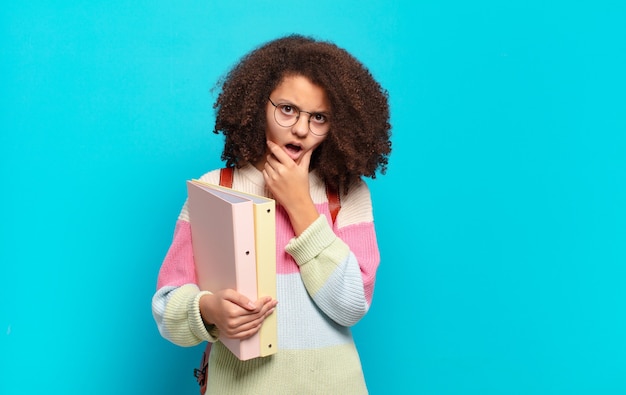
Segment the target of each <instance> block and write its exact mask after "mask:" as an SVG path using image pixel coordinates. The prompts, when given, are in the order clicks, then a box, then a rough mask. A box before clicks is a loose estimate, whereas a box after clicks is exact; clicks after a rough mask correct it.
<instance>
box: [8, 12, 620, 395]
mask: <svg viewBox="0 0 626 395" xmlns="http://www.w3.org/2000/svg"><path fill="white" fill-rule="evenodd" d="M625 4H626V3H624V2H622V1H613V2H608V1H594V2H590V1H589V2H565V1H556V2H545V1H534V0H532V1H511V2H499V1H478V2H466V1H460V0H457V1H454V0H448V1H445V0H444V1H400V2H386V1H370V2H362V1H344V2H341V1H327V0H321V1H316V2H312V3H306V2H286V3H285V2H277V1H255V2H230V1H229V2H219V3H217V2H213V1H204V2H203V1H176V2H174V1H162V0H158V1H122V0H119V1H107V2H100V1H95V2H94V1H90V2H87V1H82V2H81V1H58V0H57V1H28V2H9V3H7V4H4V5H3V7H2V10H1V11H0V23H1V25H0V26H1V34H0V37H1V40H2V41H1V53H0V57H1V63H0V65H1V69H0V86H1V88H0V90H1V93H0V114H1V119H0V129H1V132H0V164H1V168H0V175H1V187H0V188H1V191H2V193H1V194H0V199H1V204H0V218H1V219H0V232H1V233H0V242H1V243H2V244H1V248H0V262H1V264H0V279H1V280H2V286H0V393H1V394H6V395H9V394H11V395H12V394H35V393H40V392H39V389H44V391H43V392H46V393H51V394H82V393H90V394H131V393H146V394H147V393H154V394H182V393H188V394H195V393H197V386H196V383H195V381H194V378H193V377H192V369H193V368H194V367H195V366H196V365H197V363H198V361H199V359H200V354H201V348H199V347H194V348H187V349H185V348H179V347H176V346H174V345H172V344H170V343H168V342H167V341H165V340H164V339H162V338H161V337H160V336H159V334H158V331H157V329H156V325H155V324H154V321H153V319H152V315H151V310H150V301H151V297H152V294H153V292H154V290H155V283H156V276H157V272H158V269H159V266H160V263H161V260H162V259H163V257H164V255H165V252H166V250H167V247H168V245H169V242H170V240H171V237H172V232H173V226H174V222H175V220H176V217H177V215H178V212H179V210H180V207H181V205H182V203H183V201H184V199H185V195H186V190H185V184H184V183H185V180H187V179H189V178H193V177H197V176H199V175H200V174H202V173H204V172H205V171H206V170H208V169H211V168H214V167H217V166H221V162H220V160H219V156H220V153H221V148H222V147H221V144H222V140H221V137H219V136H216V135H213V134H212V133H211V130H212V123H213V119H214V118H213V112H212V108H211V105H212V103H213V100H214V98H215V97H214V95H213V94H212V93H211V88H212V87H213V85H214V83H215V82H216V81H217V79H218V78H219V77H220V76H221V75H222V74H223V73H224V72H225V71H226V70H227V69H228V68H229V67H230V66H232V65H233V64H234V63H235V62H236V61H237V59H238V58H239V57H240V56H242V55H243V54H244V53H246V52H247V51H249V50H250V49H252V48H253V47H254V46H256V45H258V44H260V43H262V42H265V41H267V40H270V39H273V38H275V37H277V36H279V35H283V34H286V33H292V32H299V33H304V34H311V35H315V36H317V37H319V38H323V39H330V40H332V41H335V42H336V43H337V44H339V45H340V46H342V47H345V48H346V49H348V50H349V51H351V52H352V53H353V54H354V55H356V56H357V57H358V58H359V59H361V60H362V61H363V62H364V63H365V64H366V65H367V66H369V68H370V70H371V71H372V73H373V74H374V76H375V77H376V78H377V79H378V80H379V81H380V82H381V83H382V85H383V86H385V87H386V88H387V89H388V91H389V93H390V100H391V109H392V122H393V149H394V150H393V153H392V156H391V158H390V165H389V171H388V174H387V175H385V176H381V177H378V178H377V179H376V180H373V181H369V184H370V186H371V190H372V196H373V200H374V204H375V219H376V227H377V230H378V234H379V242H380V248H381V252H382V262H381V267H380V271H379V276H378V280H377V287H376V292H375V298H374V303H373V305H372V308H371V311H370V313H369V314H368V316H366V318H364V319H363V320H362V321H361V322H360V323H359V324H358V325H357V326H356V327H355V328H354V333H355V337H356V340H357V342H358V345H359V347H360V350H361V355H362V361H363V366H364V369H365V372H366V375H367V379H368V383H369V387H370V390H371V393H372V394H392V393H411V394H412V393H415V394H435V395H444V394H481V395H488V394H624V393H626V340H625V338H626V308H625V307H626V306H625V302H626V291H625V286H626V284H625V283H626V265H625V264H626V209H625V205H626V159H625V157H626V156H625V154H626V115H625V114H626V98H625V97H626V96H625V92H626V81H625V77H624V75H625V74H624V70H626V23H625V22H624V21H625V20H626V6H625Z"/></svg>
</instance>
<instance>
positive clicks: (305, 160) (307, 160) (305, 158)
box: [298, 150, 313, 173]
mask: <svg viewBox="0 0 626 395" xmlns="http://www.w3.org/2000/svg"><path fill="white" fill-rule="evenodd" d="M311 155H313V150H309V151H307V152H305V153H304V155H302V158H301V159H300V163H298V166H299V167H301V168H303V169H305V170H306V171H307V173H308V172H309V165H310V164H311Z"/></svg>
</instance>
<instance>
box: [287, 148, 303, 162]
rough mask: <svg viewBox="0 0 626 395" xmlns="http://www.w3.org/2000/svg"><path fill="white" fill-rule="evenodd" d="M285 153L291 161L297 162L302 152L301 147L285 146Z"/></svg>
mask: <svg viewBox="0 0 626 395" xmlns="http://www.w3.org/2000/svg"><path fill="white" fill-rule="evenodd" d="M285 151H286V152H287V154H288V155H289V156H290V157H291V159H293V160H297V159H298V158H299V157H300V153H301V152H302V147H301V146H299V145H296V144H286V145H285Z"/></svg>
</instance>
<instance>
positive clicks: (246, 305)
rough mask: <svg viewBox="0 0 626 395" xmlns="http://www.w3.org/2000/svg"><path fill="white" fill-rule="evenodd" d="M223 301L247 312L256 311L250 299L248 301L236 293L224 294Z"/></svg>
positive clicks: (231, 291)
mask: <svg viewBox="0 0 626 395" xmlns="http://www.w3.org/2000/svg"><path fill="white" fill-rule="evenodd" d="M224 299H226V300H228V301H230V302H232V303H235V304H236V305H238V306H240V307H241V308H243V309H246V310H248V311H254V310H256V309H257V306H256V305H255V304H254V303H252V301H251V300H250V299H248V298H247V297H246V296H245V295H243V294H240V293H239V292H237V291H233V290H230V292H226V293H225V294H224Z"/></svg>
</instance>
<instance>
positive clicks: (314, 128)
mask: <svg viewBox="0 0 626 395" xmlns="http://www.w3.org/2000/svg"><path fill="white" fill-rule="evenodd" d="M267 99H268V100H269V101H270V103H272V105H273V106H274V119H275V120H276V123H278V124H279V125H280V126H282V127H284V128H289V127H291V126H293V125H295V124H296V122H298V119H300V113H303V112H304V113H307V114H309V130H310V131H311V133H313V134H314V135H316V136H324V135H325V134H326V133H328V131H329V130H330V122H329V121H328V115H326V114H324V113H320V112H308V111H303V110H300V109H299V108H298V107H296V106H294V105H293V104H289V103H278V104H274V102H273V101H272V99H270V98H269V97H268V98H267Z"/></svg>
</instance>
